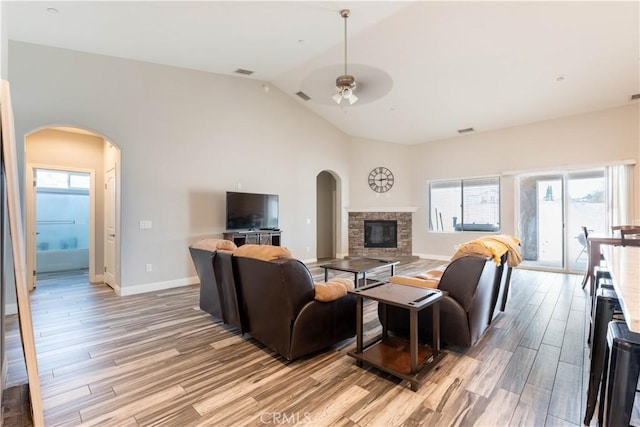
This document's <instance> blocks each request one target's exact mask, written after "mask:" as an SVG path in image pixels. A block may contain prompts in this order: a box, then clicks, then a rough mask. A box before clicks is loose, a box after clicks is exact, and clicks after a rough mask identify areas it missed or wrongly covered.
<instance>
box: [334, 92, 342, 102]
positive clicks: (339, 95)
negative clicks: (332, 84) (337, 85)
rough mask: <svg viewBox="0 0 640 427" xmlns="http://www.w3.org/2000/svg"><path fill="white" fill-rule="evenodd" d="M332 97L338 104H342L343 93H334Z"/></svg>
mask: <svg viewBox="0 0 640 427" xmlns="http://www.w3.org/2000/svg"><path fill="white" fill-rule="evenodd" d="M332 98H333V100H334V101H336V104H340V101H342V93H340V92H338V93H336V94H335V95H333V96H332Z"/></svg>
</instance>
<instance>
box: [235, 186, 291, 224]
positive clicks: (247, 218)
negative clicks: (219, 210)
mask: <svg viewBox="0 0 640 427" xmlns="http://www.w3.org/2000/svg"><path fill="white" fill-rule="evenodd" d="M278 204H279V201H278V195H277V194H255V193H236V192H233V191H227V230H255V229H260V228H263V229H264V228H278Z"/></svg>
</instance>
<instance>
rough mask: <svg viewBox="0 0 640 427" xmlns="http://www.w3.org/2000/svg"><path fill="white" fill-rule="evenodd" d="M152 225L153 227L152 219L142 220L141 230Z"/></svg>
mask: <svg viewBox="0 0 640 427" xmlns="http://www.w3.org/2000/svg"><path fill="white" fill-rule="evenodd" d="M151 227H152V222H151V220H148V219H144V220H140V230H145V229H149V228H151Z"/></svg>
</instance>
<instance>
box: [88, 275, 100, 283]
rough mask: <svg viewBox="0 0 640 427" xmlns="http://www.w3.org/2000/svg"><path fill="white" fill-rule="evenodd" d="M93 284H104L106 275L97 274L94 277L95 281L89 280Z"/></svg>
mask: <svg viewBox="0 0 640 427" xmlns="http://www.w3.org/2000/svg"><path fill="white" fill-rule="evenodd" d="M89 281H90V282H91V283H104V275H102V274H96V275H95V276H93V280H89Z"/></svg>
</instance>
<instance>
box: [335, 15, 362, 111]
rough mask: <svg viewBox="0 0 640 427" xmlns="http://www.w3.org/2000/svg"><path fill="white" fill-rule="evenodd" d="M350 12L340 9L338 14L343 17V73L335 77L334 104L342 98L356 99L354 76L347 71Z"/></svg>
mask: <svg viewBox="0 0 640 427" xmlns="http://www.w3.org/2000/svg"><path fill="white" fill-rule="evenodd" d="M350 13H351V11H350V10H349V9H342V10H341V11H340V16H342V18H343V19H344V74H343V75H341V76H340V77H338V78H337V79H336V90H337V93H336V94H335V95H333V100H334V101H335V102H336V104H340V102H342V100H343V99H344V100H346V101H349V104H354V103H355V102H356V101H357V100H358V97H357V96H356V95H355V93H354V92H355V90H356V88H357V87H358V86H357V84H356V78H355V77H353V76H352V75H350V74H348V73H347V18H348V17H349V14H350Z"/></svg>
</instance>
